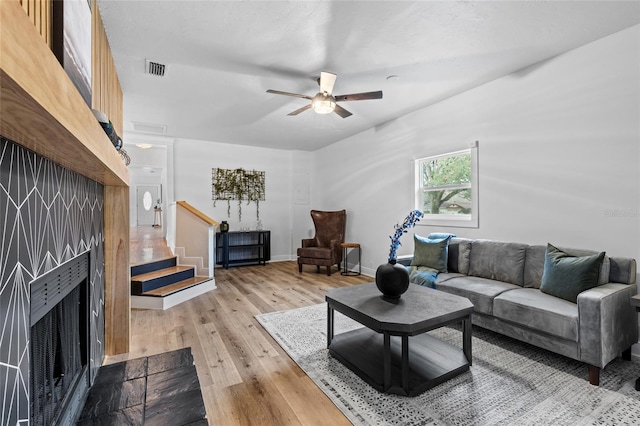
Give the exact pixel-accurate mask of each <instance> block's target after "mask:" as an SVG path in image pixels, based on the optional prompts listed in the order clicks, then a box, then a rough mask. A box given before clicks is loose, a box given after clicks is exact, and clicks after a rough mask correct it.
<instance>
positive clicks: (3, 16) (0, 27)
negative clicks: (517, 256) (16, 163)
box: [0, 0, 129, 217]
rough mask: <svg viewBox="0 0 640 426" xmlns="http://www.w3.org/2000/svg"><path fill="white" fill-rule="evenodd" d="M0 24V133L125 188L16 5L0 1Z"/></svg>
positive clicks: (122, 175)
mask: <svg viewBox="0 0 640 426" xmlns="http://www.w3.org/2000/svg"><path fill="white" fill-rule="evenodd" d="M0 20H1V22H0V86H1V89H2V90H1V92H0V133H1V134H2V135H3V136H5V137H7V138H9V139H11V140H13V141H15V142H18V143H19V144H21V145H23V146H25V147H27V148H29V149H32V150H33V151H36V152H37V153H39V154H41V155H42V156H44V157H47V158H49V159H51V160H53V161H55V162H56V163H58V164H61V165H62V166H64V167H67V168H69V169H71V170H73V171H75V172H77V173H80V174H81V175H84V176H87V177H89V178H91V179H94V180H96V181H98V182H100V183H103V184H106V185H117V186H126V185H128V184H129V170H128V169H127V167H126V166H125V165H124V163H123V161H122V159H121V158H120V155H119V154H118V153H117V152H116V150H115V149H114V148H113V145H112V144H111V142H110V141H109V138H107V136H106V135H105V134H104V131H103V130H102V128H101V127H100V125H99V124H98V122H97V121H96V119H95V117H94V116H93V114H92V113H91V110H90V109H89V108H88V107H87V105H86V104H85V102H84V100H83V99H82V96H80V93H78V91H77V90H76V88H75V86H74V85H73V83H72V82H71V80H70V79H69V77H68V76H67V74H66V73H65V71H64V70H63V69H62V67H61V66H60V64H59V63H58V61H57V59H56V58H55V56H54V55H53V53H52V52H51V50H50V49H49V48H48V46H47V45H46V44H45V43H44V42H43V41H42V38H41V37H40V35H39V33H38V32H37V31H36V28H35V27H34V25H33V24H32V22H30V20H29V18H28V17H27V15H26V14H25V13H24V11H23V10H22V7H21V5H20V3H18V1H16V0H2V1H0ZM127 217H128V216H127Z"/></svg>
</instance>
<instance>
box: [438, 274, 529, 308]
mask: <svg viewBox="0 0 640 426" xmlns="http://www.w3.org/2000/svg"><path fill="white" fill-rule="evenodd" d="M516 288H520V287H519V286H517V285H515V284H509V283H505V282H501V281H495V280H490V279H487V278H478V277H469V276H464V275H463V276H461V277H457V278H451V279H449V280H446V281H437V282H436V289H438V290H442V291H446V292H447V293H452V294H457V295H458V296H463V297H466V298H467V299H469V300H470V301H471V303H473V310H474V312H480V313H483V314H486V315H492V314H493V298H494V297H496V296H497V295H499V294H501V293H503V292H505V291H510V290H513V289H516Z"/></svg>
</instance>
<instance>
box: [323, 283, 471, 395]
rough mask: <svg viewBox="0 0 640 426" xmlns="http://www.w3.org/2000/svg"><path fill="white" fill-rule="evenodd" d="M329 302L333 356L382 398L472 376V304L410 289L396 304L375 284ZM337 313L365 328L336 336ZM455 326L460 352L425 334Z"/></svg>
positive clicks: (333, 293)
mask: <svg viewBox="0 0 640 426" xmlns="http://www.w3.org/2000/svg"><path fill="white" fill-rule="evenodd" d="M325 299H326V301H327V306H328V312H327V315H328V318H327V347H328V348H329V353H330V354H331V355H332V356H333V357H334V358H336V359H338V360H339V361H340V362H342V363H343V364H344V365H345V366H347V367H348V368H349V369H350V370H352V371H353V372H354V373H356V374H357V375H358V376H360V377H361V378H362V379H363V380H365V381H366V382H367V383H369V384H370V385H371V386H373V387H374V388H376V389H377V390H379V391H381V392H388V393H394V394H399V395H408V396H415V395H417V394H419V393H421V392H424V391H425V390H427V389H430V388H432V387H434V386H436V385H438V384H440V383H442V382H444V381H446V380H449V379H450V378H452V377H455V376H457V375H458V374H460V373H463V372H465V371H467V370H469V366H470V365H471V313H472V312H473V304H472V303H471V302H470V301H469V299H466V298H464V297H460V296H456V295H454V294H449V293H445V292H442V291H438V290H434V289H431V288H428V287H422V286H419V285H416V284H410V285H409V289H408V290H407V292H406V293H405V294H403V295H402V297H401V298H400V299H399V300H397V301H395V302H392V301H388V300H385V299H383V298H382V296H381V293H380V291H379V290H378V288H377V287H376V284H375V283H371V284H362V285H356V286H350V287H341V288H335V289H330V290H329V291H328V292H327V295H326V297H325ZM334 311H338V312H340V313H342V314H344V315H346V316H348V317H349V318H352V319H354V320H355V321H357V322H359V323H360V324H362V325H364V326H365V327H363V328H359V329H357V330H353V331H349V332H346V333H341V334H338V335H336V336H334ZM454 323H462V349H460V348H459V347H456V346H454V345H451V344H449V343H447V342H444V341H442V340H440V339H438V338H436V337H434V336H431V335H429V334H427V333H426V332H428V331H429V330H433V329H436V328H440V327H443V326H445V325H449V324H454Z"/></svg>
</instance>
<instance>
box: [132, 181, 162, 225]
mask: <svg viewBox="0 0 640 426" xmlns="http://www.w3.org/2000/svg"><path fill="white" fill-rule="evenodd" d="M159 200H160V187H159V186H157V185H139V186H136V210H137V225H138V226H152V225H153V224H154V223H153V222H154V219H155V210H154V207H155V206H157V205H159V204H160V203H159Z"/></svg>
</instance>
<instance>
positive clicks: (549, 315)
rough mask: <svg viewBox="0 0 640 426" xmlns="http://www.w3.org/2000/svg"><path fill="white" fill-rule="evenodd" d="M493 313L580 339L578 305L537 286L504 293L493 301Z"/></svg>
mask: <svg viewBox="0 0 640 426" xmlns="http://www.w3.org/2000/svg"><path fill="white" fill-rule="evenodd" d="M493 315H494V316H495V317H496V318H500V319H503V320H506V321H509V322H512V323H516V324H519V325H523V326H525V327H528V328H531V329H533V330H537V331H542V332H545V333H548V334H551V335H553V336H557V337H561V338H563V339H567V340H571V341H574V342H577V341H578V306H577V305H576V304H574V303H571V302H568V301H566V300H563V299H560V298H557V297H554V296H551V295H548V294H545V293H542V292H541V291H540V290H537V289H534V288H519V289H516V290H511V291H507V292H504V293H501V294H500V295H498V296H497V297H496V298H495V299H494V301H493Z"/></svg>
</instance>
